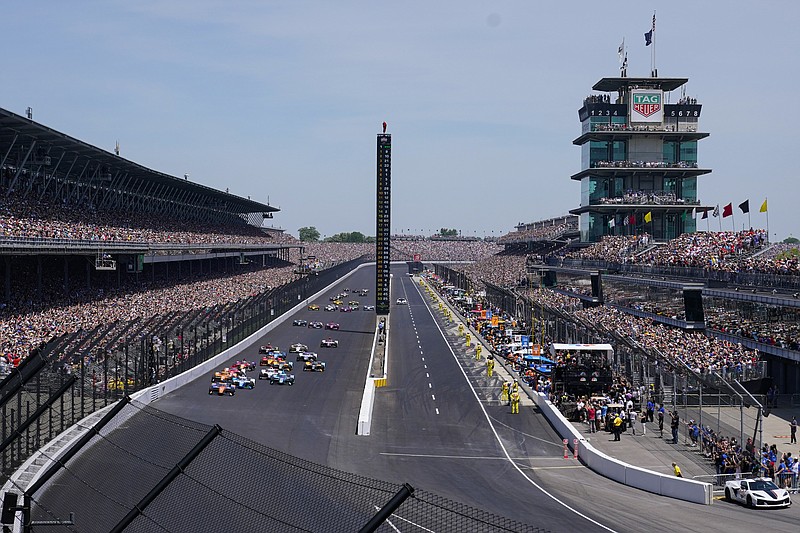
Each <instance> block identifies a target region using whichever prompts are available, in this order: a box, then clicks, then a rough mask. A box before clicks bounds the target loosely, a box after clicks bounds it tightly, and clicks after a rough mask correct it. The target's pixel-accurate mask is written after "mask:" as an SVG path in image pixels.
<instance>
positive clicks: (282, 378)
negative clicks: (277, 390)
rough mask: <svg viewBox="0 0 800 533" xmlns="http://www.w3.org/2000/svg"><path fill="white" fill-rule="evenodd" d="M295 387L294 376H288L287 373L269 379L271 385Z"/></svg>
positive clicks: (276, 374)
mask: <svg viewBox="0 0 800 533" xmlns="http://www.w3.org/2000/svg"><path fill="white" fill-rule="evenodd" d="M276 383H277V384H278V385H294V374H287V373H286V372H283V371H279V372H277V373H275V374H273V375H272V376H270V378H269V384H270V385H275V384H276Z"/></svg>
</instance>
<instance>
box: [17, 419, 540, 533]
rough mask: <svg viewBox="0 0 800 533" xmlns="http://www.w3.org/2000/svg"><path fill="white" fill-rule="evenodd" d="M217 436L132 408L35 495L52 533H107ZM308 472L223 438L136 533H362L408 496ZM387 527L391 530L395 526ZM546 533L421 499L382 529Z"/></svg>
mask: <svg viewBox="0 0 800 533" xmlns="http://www.w3.org/2000/svg"><path fill="white" fill-rule="evenodd" d="M213 431H214V428H212V427H209V426H205V425H202V424H197V423H194V422H191V421H188V420H185V419H182V418H180V417H176V416H174V415H170V414H167V413H164V412H161V411H159V410H157V409H154V408H153V407H151V406H144V405H141V404H135V403H132V404H130V405H128V406H126V407H125V408H124V409H123V410H122V412H120V414H119V415H118V416H117V417H116V418H115V419H114V420H113V421H112V422H111V423H110V424H109V425H108V426H106V428H105V429H104V430H103V431H102V432H101V435H99V436H96V437H94V438H93V439H92V440H91V442H90V443H89V445H87V446H86V447H85V449H84V450H82V452H81V453H80V454H78V455H77V456H75V457H74V458H73V460H71V461H70V462H69V463H68V464H67V465H66V467H65V468H64V469H62V470H61V472H60V473H59V474H57V475H56V476H54V477H53V478H52V479H51V480H50V481H49V482H48V483H47V484H45V486H44V487H43V488H42V489H41V490H40V491H39V492H38V493H37V494H34V495H32V496H33V498H32V500H33V501H32V508H33V514H32V518H33V520H34V521H37V520H53V519H55V518H61V519H63V518H66V517H67V516H69V513H70V512H72V513H74V517H75V523H74V525H71V526H50V527H48V531H81V532H87V531H110V530H112V528H113V527H114V526H115V525H116V524H118V523H119V522H120V521H121V520H122V519H123V517H125V515H126V514H127V513H129V512H130V511H131V510H132V509H134V508H135V506H136V505H137V504H138V503H139V502H140V501H141V500H142V499H143V498H144V497H145V496H146V495H147V494H148V493H150V492H151V491H152V490H153V489H154V487H156V486H157V485H159V482H160V481H161V480H162V479H164V477H165V476H166V475H167V474H168V472H170V471H171V470H172V469H173V467H175V465H176V464H178V463H179V462H180V461H181V459H182V458H184V457H185V456H186V455H187V454H188V453H189V452H190V450H193V449H196V447H197V445H198V443H199V442H200V441H201V440H203V438H204V437H206V436H207V435H208V434H209V432H213ZM401 486H402V485H401V484H400V483H389V482H386V481H380V480H375V479H370V478H366V477H363V476H360V475H355V474H351V473H347V472H343V471H339V470H335V469H332V468H328V467H326V466H323V465H319V464H315V463H311V462H308V461H306V460H303V459H300V458H298V457H294V456H292V455H289V454H286V453H283V452H281V451H278V450H274V449H272V448H268V447H266V446H264V445H262V444H259V443H257V442H254V441H251V440H248V439H246V438H244V437H241V436H239V435H237V434H235V433H232V432H229V431H227V430H225V429H221V431H220V432H219V434H218V435H216V437H214V438H213V439H212V440H211V441H210V443H209V444H208V445H207V446H205V447H204V448H202V450H200V451H199V454H198V455H197V456H196V458H195V459H194V460H193V461H192V462H191V463H190V464H188V466H187V467H186V468H185V469H183V470H182V471H181V472H180V473H179V474H178V475H177V477H175V479H174V480H173V481H172V482H171V483H169V484H168V485H166V487H164V488H163V490H161V491H159V492H157V494H155V498H154V499H153V500H152V503H150V504H149V505H148V506H147V507H146V508H144V509H142V512H141V514H139V515H138V516H136V517H135V518H134V519H133V521H132V522H131V523H130V525H129V526H128V527H127V528H126V529H125V531H129V532H136V533H138V532H142V533H144V532H154V531H170V532H190V531H191V532H197V531H213V530H224V531H226V532H237V531H243V532H244V531H246V532H252V531H269V532H298V531H313V532H317V531H322V532H328V531H358V530H359V529H360V528H361V527H362V526H364V525H365V524H366V523H367V522H368V521H369V520H370V518H372V516H373V515H375V514H376V513H377V512H378V510H379V509H380V508H381V507H383V506H384V505H385V504H386V503H387V502H388V501H389V500H390V499H391V498H392V497H393V496H394V495H395V493H396V492H397V491H398V490H400V488H401ZM388 522H391V524H390V523H388ZM410 526H413V527H411V529H413V530H419V531H436V532H443V531H464V532H499V531H509V532H511V531H513V532H528V531H531V532H533V531H537V532H538V531H545V530H544V529H541V528H538V527H534V526H531V525H528V524H522V523H519V522H515V521H513V520H509V519H507V518H504V517H501V516H497V515H494V514H492V513H490V512H487V511H485V510H481V509H476V508H473V507H469V506H467V505H463V504H460V503H458V502H454V501H452V500H449V499H446V498H442V497H440V496H438V495H436V494H432V493H429V492H425V491H423V490H419V489H417V490H416V491H415V492H414V494H413V495H412V496H411V497H410V498H408V499H407V500H406V501H405V502H404V503H403V504H402V505H401V506H400V507H399V508H398V509H397V510H396V511H395V513H394V514H393V515H392V516H391V517H390V518H389V519H388V521H387V522H385V523H384V524H383V525H381V526H380V527H379V528H378V531H381V532H384V531H385V532H392V531H397V530H398V529H399V530H406V531H407V530H409V527H410Z"/></svg>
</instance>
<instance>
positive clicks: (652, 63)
mask: <svg viewBox="0 0 800 533" xmlns="http://www.w3.org/2000/svg"><path fill="white" fill-rule="evenodd" d="M650 68H651V70H652V74H651V75H652V77H654V78H657V77H658V69H656V12H655V10H654V11H653V51H652V58H651V61H650Z"/></svg>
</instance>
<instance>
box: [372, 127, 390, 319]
mask: <svg viewBox="0 0 800 533" xmlns="http://www.w3.org/2000/svg"><path fill="white" fill-rule="evenodd" d="M377 181H378V188H377V216H376V221H375V223H376V228H375V252H376V256H375V260H376V265H375V266H376V277H375V298H376V302H375V312H376V313H377V314H379V315H388V314H389V304H390V303H391V300H390V294H389V282H390V277H389V274H390V272H389V267H390V262H389V261H390V260H389V244H390V243H389V235H390V230H389V228H390V226H389V222H390V220H389V217H390V214H391V191H392V183H391V182H392V136H391V135H389V134H386V133H383V134H379V135H378V180H377Z"/></svg>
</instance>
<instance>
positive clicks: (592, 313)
mask: <svg viewBox="0 0 800 533" xmlns="http://www.w3.org/2000/svg"><path fill="white" fill-rule="evenodd" d="M575 315H576V316H578V317H580V318H582V319H583V320H585V321H588V322H589V323H592V324H595V325H597V326H598V327H600V328H603V329H605V330H607V331H609V332H610V333H613V334H614V335H616V336H618V337H627V338H631V339H632V340H634V341H635V342H637V343H638V344H639V345H640V346H642V347H644V348H645V349H650V348H653V349H656V350H658V352H660V354H661V355H662V356H663V357H664V358H665V359H666V360H667V362H669V363H670V364H672V365H673V366H674V367H676V368H682V367H683V365H684V364H685V365H686V366H688V367H689V368H690V369H691V370H693V371H694V372H697V373H698V374H701V375H703V374H711V373H714V372H716V373H718V374H720V375H721V376H722V377H723V378H725V379H728V378H731V377H735V376H741V375H743V374H744V373H745V372H746V371H748V370H751V369H752V368H753V367H754V366H755V365H756V364H757V363H758V361H759V355H758V351H756V350H748V349H746V348H744V347H743V346H741V345H739V344H734V343H730V342H727V341H723V340H720V339H717V338H714V337H710V336H707V335H706V334H705V333H702V332H695V331H686V330H683V329H679V328H675V327H671V326H667V325H665V324H661V323H657V322H653V321H652V320H649V319H645V318H639V317H637V316H633V315H628V314H625V313H623V312H621V311H617V310H616V309H613V308H610V307H606V306H598V307H592V308H588V309H582V310H580V311H577V312H576V313H575Z"/></svg>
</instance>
